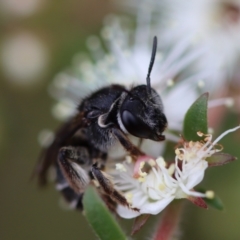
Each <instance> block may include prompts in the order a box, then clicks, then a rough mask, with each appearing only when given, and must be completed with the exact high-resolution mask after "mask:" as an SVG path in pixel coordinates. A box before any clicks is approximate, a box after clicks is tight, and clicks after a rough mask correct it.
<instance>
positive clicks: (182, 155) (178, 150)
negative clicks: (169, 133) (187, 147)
mask: <svg viewBox="0 0 240 240" xmlns="http://www.w3.org/2000/svg"><path fill="white" fill-rule="evenodd" d="M175 154H176V155H177V157H178V159H179V160H183V159H184V154H183V152H182V151H181V150H180V149H179V148H177V149H176V150H175Z"/></svg>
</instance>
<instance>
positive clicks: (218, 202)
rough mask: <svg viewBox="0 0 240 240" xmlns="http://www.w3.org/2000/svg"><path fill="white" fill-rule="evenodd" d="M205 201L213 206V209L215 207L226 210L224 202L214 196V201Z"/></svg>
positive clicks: (206, 199) (207, 199)
mask: <svg viewBox="0 0 240 240" xmlns="http://www.w3.org/2000/svg"><path fill="white" fill-rule="evenodd" d="M204 200H205V202H206V203H207V204H208V205H209V206H211V207H213V208H215V209H217V210H223V209H224V206H223V203H222V200H221V199H220V198H219V197H218V196H214V198H213V199H209V198H204Z"/></svg>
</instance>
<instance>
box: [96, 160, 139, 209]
mask: <svg viewBox="0 0 240 240" xmlns="http://www.w3.org/2000/svg"><path fill="white" fill-rule="evenodd" d="M92 174H93V176H94V178H95V179H96V180H97V181H98V182H99V184H100V186H101V187H102V188H103V190H104V192H105V193H106V194H107V195H108V196H109V197H110V198H112V199H113V200H115V201H116V202H118V203H120V204H121V205H123V206H126V207H128V208H131V207H130V205H129V203H128V202H127V199H126V198H125V197H124V196H123V195H122V194H121V193H120V192H118V191H117V190H116V189H114V186H113V183H112V182H111V181H110V180H109V179H108V178H107V177H106V176H104V173H103V172H102V171H101V170H100V169H99V168H98V167H97V165H96V164H93V165H92ZM133 210H135V211H138V209H137V208H133Z"/></svg>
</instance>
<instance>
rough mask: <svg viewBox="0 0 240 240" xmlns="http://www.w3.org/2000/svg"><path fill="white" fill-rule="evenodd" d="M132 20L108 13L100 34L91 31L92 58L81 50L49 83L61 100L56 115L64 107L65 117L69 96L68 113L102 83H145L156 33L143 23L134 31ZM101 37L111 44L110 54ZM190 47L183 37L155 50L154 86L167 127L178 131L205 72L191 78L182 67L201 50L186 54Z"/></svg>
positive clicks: (129, 84) (88, 43) (106, 44)
mask: <svg viewBox="0 0 240 240" xmlns="http://www.w3.org/2000/svg"><path fill="white" fill-rule="evenodd" d="M122 25H124V27H125V28H124V27H123V26H122ZM129 25H130V22H129V20H128V19H126V18H120V17H116V16H112V15H111V16H109V17H107V18H106V20H105V25H104V27H103V30H102V31H101V33H102V34H101V35H102V39H100V38H98V37H96V36H92V37H90V38H89V39H88V41H87V46H88V47H89V50H90V52H91V58H92V59H93V60H91V58H89V57H88V58H87V57H86V56H83V54H77V55H76V56H75V57H74V59H73V67H72V68H71V69H68V70H66V71H65V72H63V73H60V74H58V75H57V76H56V78H55V80H54V82H53V84H52V86H51V87H50V92H51V94H52V95H53V96H54V97H55V98H56V99H57V100H58V101H59V103H60V104H58V105H57V110H58V111H55V110H54V112H55V113H56V112H57V114H55V116H56V115H57V117H58V118H62V117H61V113H60V112H59V110H61V109H63V117H66V111H65V107H64V106H66V104H64V105H63V103H65V102H66V100H67V101H68V103H69V101H72V103H73V104H68V105H72V109H71V110H70V111H69V113H72V114H73V113H74V105H77V104H78V103H79V99H82V98H83V97H85V96H87V95H88V93H89V92H92V91H95V90H96V89H98V88H99V87H102V86H106V85H109V84H116V83H117V84H122V85H124V86H125V87H126V88H131V87H132V86H134V85H139V84H145V83H146V75H147V70H148V66H149V62H150V57H151V49H152V40H153V36H154V35H157V36H158V33H157V32H155V31H153V30H152V29H151V25H147V24H143V23H141V22H139V23H138V25H137V30H136V31H133V30H130V26H129ZM146 25H147V26H146ZM102 42H103V43H104V47H106V48H107V49H108V52H107V53H106V51H105V50H104V47H103V46H102ZM187 49H188V42H187V41H185V40H182V41H179V43H177V44H176V46H175V47H173V49H172V50H170V51H169V50H167V51H157V55H156V61H155V64H154V66H153V70H152V73H151V86H152V87H153V88H154V89H155V90H156V91H157V92H158V93H159V94H160V96H161V97H162V101H163V105H164V111H165V114H166V116H167V119H168V122H169V126H168V127H169V129H174V130H180V129H181V127H182V121H183V117H184V114H185V112H186V110H187V109H188V108H189V107H190V105H191V104H192V103H193V101H194V100H195V99H196V98H197V96H198V95H199V87H198V84H197V82H198V81H199V80H201V79H203V78H205V77H206V75H207V74H206V73H205V72H198V73H197V74H195V75H192V74H191V75H190V76H189V77H186V76H183V74H182V73H183V70H184V69H185V68H186V67H187V66H188V65H189V64H190V63H191V62H192V61H194V60H196V59H197V57H198V56H199V54H200V53H199V52H198V51H194V52H191V53H189V54H186V50H187ZM185 75H186V74H185ZM197 90H198V91H197ZM60 105H63V107H61V106H60Z"/></svg>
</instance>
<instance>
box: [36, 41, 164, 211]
mask: <svg viewBox="0 0 240 240" xmlns="http://www.w3.org/2000/svg"><path fill="white" fill-rule="evenodd" d="M156 51H157V38H156V37H154V39H153V47H152V55H151V59H150V64H149V67H148V72H147V78H146V85H138V86H135V87H133V88H132V89H130V90H127V89H126V88H125V87H124V86H122V85H120V84H119V85H118V84H113V85H110V86H106V87H103V88H101V89H99V90H97V91H96V92H93V93H92V94H91V95H89V96H88V97H86V98H85V99H83V101H82V102H81V103H80V104H79V106H78V107H77V113H76V115H75V116H74V117H72V118H71V119H69V120H68V121H67V122H66V123H65V124H64V125H63V126H61V127H60V128H59V130H58V131H57V132H56V134H55V140H54V141H53V143H52V144H51V145H50V146H49V147H48V148H47V149H46V150H45V151H43V153H42V156H41V159H40V162H39V164H38V168H37V175H38V180H39V184H40V185H45V184H46V182H47V172H48V170H49V167H50V166H51V165H54V166H55V169H56V173H57V174H56V182H57V185H56V186H57V189H58V190H59V191H61V192H62V194H63V196H64V197H65V199H66V200H67V202H69V203H70V205H72V206H73V207H75V208H77V209H82V207H83V206H82V196H83V194H84V190H85V189H86V186H87V185H88V184H89V182H91V181H92V180H95V181H97V183H98V184H99V186H100V192H101V195H102V198H103V199H104V200H105V201H106V202H107V203H108V206H109V208H110V209H113V208H114V204H115V203H116V202H118V203H120V204H122V205H125V206H128V207H129V205H128V202H127V200H126V199H125V197H124V196H123V195H122V194H121V193H120V192H118V191H117V190H115V189H114V187H113V184H112V183H111V181H110V179H109V178H108V177H107V176H106V174H105V173H104V167H105V164H106V160H107V156H108V149H109V147H110V146H111V145H113V144H114V143H115V142H116V141H118V142H119V143H120V144H121V145H122V146H123V148H124V149H125V150H126V152H127V153H128V154H129V155H130V156H131V157H132V158H133V159H135V160H136V159H137V158H138V157H139V156H142V155H146V154H145V153H144V152H142V151H141V150H140V149H139V148H138V147H137V146H135V145H134V144H133V143H132V142H131V141H130V140H129V137H128V136H129V135H133V136H135V137H137V138H139V139H151V140H153V141H163V140H165V136H164V135H163V131H164V130H165V128H166V127H167V119H166V116H165V114H164V113H163V104H162V100H161V98H160V96H159V95H158V93H157V92H156V91H155V90H154V89H153V88H151V81H150V74H151V71H152V67H153V64H154V61H155V56H156Z"/></svg>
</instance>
